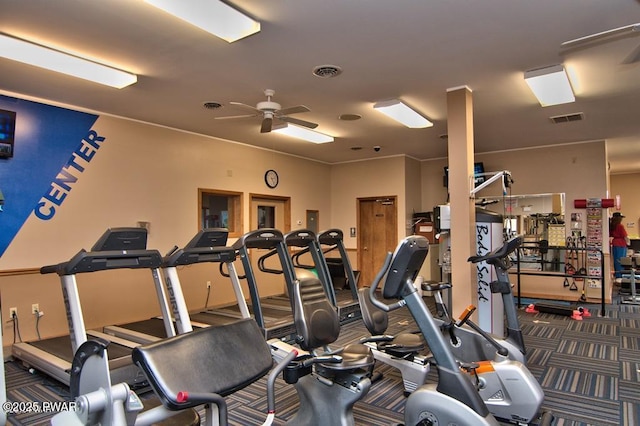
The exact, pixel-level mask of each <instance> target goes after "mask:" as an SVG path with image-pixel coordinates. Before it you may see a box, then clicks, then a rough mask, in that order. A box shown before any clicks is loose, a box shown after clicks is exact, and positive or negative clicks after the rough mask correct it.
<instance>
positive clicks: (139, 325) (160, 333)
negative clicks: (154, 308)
mask: <svg viewBox="0 0 640 426" xmlns="http://www.w3.org/2000/svg"><path fill="white" fill-rule="evenodd" d="M119 327H122V328H126V329H127V330H131V331H135V332H138V333H142V334H148V335H149V336H153V337H160V338H163V339H164V338H165V337H167V331H166V330H165V329H164V321H162V319H160V318H149V319H148V320H143V321H135V322H130V323H127V324H120V325H119Z"/></svg>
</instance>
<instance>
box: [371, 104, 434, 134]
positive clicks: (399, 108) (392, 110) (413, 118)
mask: <svg viewBox="0 0 640 426" xmlns="http://www.w3.org/2000/svg"><path fill="white" fill-rule="evenodd" d="M373 108H374V109H376V110H378V111H380V112H381V113H383V114H385V115H386V116H388V117H391V118H393V119H394V120H396V121H397V122H399V123H402V124H404V125H405V126H407V127H411V128H413V129H423V128H425V127H432V126H433V123H432V122H431V121H429V120H427V119H426V118H425V117H423V116H422V115H420V114H419V113H417V112H416V111H414V110H413V109H411V108H409V107H408V106H407V105H405V104H403V103H402V101H399V100H397V99H392V100H390V101H383V102H378V103H377V104H375V105H374V106H373Z"/></svg>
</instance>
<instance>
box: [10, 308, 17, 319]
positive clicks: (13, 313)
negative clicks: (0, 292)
mask: <svg viewBox="0 0 640 426" xmlns="http://www.w3.org/2000/svg"><path fill="white" fill-rule="evenodd" d="M17 316H18V308H9V319H13V317H17Z"/></svg>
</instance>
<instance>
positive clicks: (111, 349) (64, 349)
mask: <svg viewBox="0 0 640 426" xmlns="http://www.w3.org/2000/svg"><path fill="white" fill-rule="evenodd" d="M89 338H91V336H89ZM29 344H30V345H32V346H35V347H36V348H38V349H40V350H43V351H45V352H48V353H50V354H52V355H55V356H57V357H58V358H60V359H63V360H65V361H67V362H69V363H71V362H72V361H73V351H72V350H71V336H60V337H52V338H49V339H43V340H36V341H35V342H29ZM107 353H108V356H109V359H110V360H112V359H118V358H123V357H130V356H131V349H129V348H127V347H125V346H122V345H118V344H115V343H112V344H110V345H109V346H108V347H107Z"/></svg>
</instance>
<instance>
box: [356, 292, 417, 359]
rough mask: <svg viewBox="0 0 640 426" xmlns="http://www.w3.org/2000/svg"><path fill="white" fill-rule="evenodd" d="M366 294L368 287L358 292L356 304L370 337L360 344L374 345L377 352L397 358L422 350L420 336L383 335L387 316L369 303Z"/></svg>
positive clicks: (405, 334) (369, 300)
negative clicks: (370, 343) (358, 305)
mask: <svg viewBox="0 0 640 426" xmlns="http://www.w3.org/2000/svg"><path fill="white" fill-rule="evenodd" d="M368 293H369V288H368V287H363V288H360V289H359V290H358V303H359V304H360V312H361V313H362V321H363V322H364V325H365V327H367V330H369V333H371V337H367V338H364V339H362V340H360V342H361V343H365V342H373V343H376V347H377V349H378V350H379V351H384V352H387V353H388V354H390V355H393V356H396V357H398V358H403V357H405V356H407V355H409V354H413V353H416V352H420V351H422V350H424V349H425V347H426V342H425V341H424V339H423V338H422V336H421V335H420V334H417V333H408V332H405V333H400V334H398V335H395V336H391V335H385V334H384V333H385V332H386V331H387V327H388V326H389V316H388V314H387V313H386V312H385V311H383V310H382V309H379V308H377V307H375V306H374V305H373V303H371V299H370V298H369V294H368Z"/></svg>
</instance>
